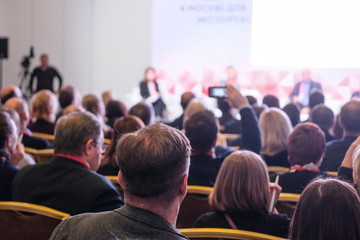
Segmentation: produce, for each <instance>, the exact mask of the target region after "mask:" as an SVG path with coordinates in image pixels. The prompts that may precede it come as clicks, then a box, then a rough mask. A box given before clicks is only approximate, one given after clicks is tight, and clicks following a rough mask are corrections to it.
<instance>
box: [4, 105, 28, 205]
mask: <svg viewBox="0 0 360 240" xmlns="http://www.w3.org/2000/svg"><path fill="white" fill-rule="evenodd" d="M24 155H25V153H24V146H23V145H22V144H21V143H18V130H17V128H16V126H15V123H14V121H13V120H12V119H11V118H10V116H9V114H7V113H6V112H0V201H10V200H11V184H12V181H13V178H14V176H15V174H16V173H17V172H18V168H17V167H15V166H16V165H18V164H19V162H20V161H21V160H22V159H23V158H24Z"/></svg>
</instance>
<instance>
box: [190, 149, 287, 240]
mask: <svg viewBox="0 0 360 240" xmlns="http://www.w3.org/2000/svg"><path fill="white" fill-rule="evenodd" d="M273 191H276V193H277V197H276V199H277V198H278V195H279V194H280V191H281V188H280V187H279V186H278V185H275V184H271V183H269V176H268V173H267V168H266V165H265V163H264V161H263V160H262V159H261V158H260V157H259V156H258V155H257V154H255V153H253V152H250V151H236V152H234V153H232V154H231V155H229V156H228V157H227V158H225V160H224V162H223V164H222V166H221V168H220V171H219V174H218V176H217V178H216V182H215V186H214V189H213V191H212V192H211V194H210V197H209V204H210V207H211V208H212V209H213V210H214V212H210V213H205V214H203V215H202V216H200V217H199V218H198V219H197V220H196V222H195V223H194V227H198V228H208V227H209V228H236V229H241V230H247V231H253V232H260V233H264V234H270V235H274V236H280V237H285V238H286V237H287V236H288V229H289V224H290V219H289V218H288V217H287V216H286V215H283V214H276V210H273V209H272V210H271V211H269V208H270V206H269V203H270V196H272V192H273Z"/></svg>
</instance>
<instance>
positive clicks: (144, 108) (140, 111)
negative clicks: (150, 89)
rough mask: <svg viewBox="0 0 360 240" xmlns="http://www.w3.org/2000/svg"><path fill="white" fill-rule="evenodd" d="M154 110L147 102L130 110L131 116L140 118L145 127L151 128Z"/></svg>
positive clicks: (140, 103)
mask: <svg viewBox="0 0 360 240" xmlns="http://www.w3.org/2000/svg"><path fill="white" fill-rule="evenodd" d="M154 114H155V113H154V108H153V107H152V106H150V105H149V104H147V103H145V102H139V103H138V104H136V105H134V106H133V107H132V108H130V110H129V115H134V116H137V117H138V118H140V119H141V120H142V121H143V122H144V124H145V126H149V125H150V124H151V123H152V121H153V116H154Z"/></svg>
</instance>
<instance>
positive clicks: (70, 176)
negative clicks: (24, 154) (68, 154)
mask: <svg viewBox="0 0 360 240" xmlns="http://www.w3.org/2000/svg"><path fill="white" fill-rule="evenodd" d="M13 200H14V201H20V202H29V203H35V204H39V205H44V206H47V207H50V208H54V209H56V210H60V211H63V212H66V213H70V214H71V215H75V214H79V213H86V212H101V211H107V210H113V209H116V208H119V207H121V206H122V203H123V202H122V199H121V197H120V194H119V193H118V191H117V190H116V189H115V187H114V186H113V184H112V183H111V182H110V181H109V180H108V179H107V178H105V177H103V176H101V175H99V174H97V173H95V172H93V171H90V170H89V169H87V168H86V167H85V166H84V165H83V164H82V163H80V162H77V161H75V160H72V159H69V158H65V157H59V156H55V157H54V159H53V160H52V161H51V162H49V163H43V164H38V165H33V166H26V167H24V168H23V169H21V170H20V171H19V173H18V174H17V175H16V177H15V179H14V181H13Z"/></svg>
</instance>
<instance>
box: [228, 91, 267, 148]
mask: <svg viewBox="0 0 360 240" xmlns="http://www.w3.org/2000/svg"><path fill="white" fill-rule="evenodd" d="M227 88H228V91H227V95H228V99H227V101H228V103H229V104H230V106H232V107H234V108H236V109H239V111H240V116H241V126H242V141H241V144H240V148H241V149H246V150H250V151H252V152H255V153H258V154H259V153H260V151H261V135H260V128H259V122H258V119H257V116H256V114H255V112H254V110H253V109H252V108H251V107H250V105H249V102H248V100H247V98H246V97H245V96H243V95H242V94H241V93H240V92H239V91H238V90H237V89H236V88H235V87H234V86H233V85H227Z"/></svg>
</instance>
